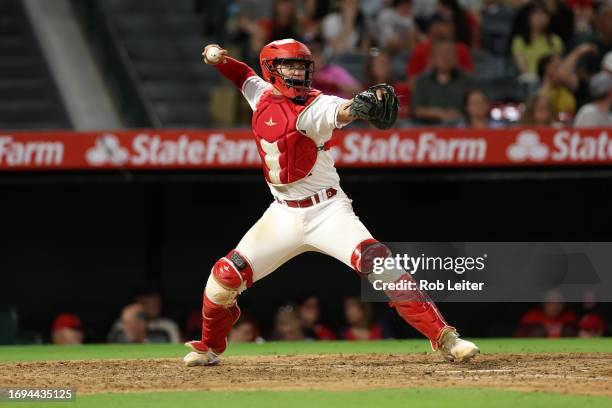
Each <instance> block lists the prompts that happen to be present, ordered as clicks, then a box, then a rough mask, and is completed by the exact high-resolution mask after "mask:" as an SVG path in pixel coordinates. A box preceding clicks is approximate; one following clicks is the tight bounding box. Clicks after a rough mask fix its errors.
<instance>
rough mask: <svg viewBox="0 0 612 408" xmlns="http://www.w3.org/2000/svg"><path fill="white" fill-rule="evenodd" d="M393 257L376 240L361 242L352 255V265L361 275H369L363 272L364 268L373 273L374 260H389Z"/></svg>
mask: <svg viewBox="0 0 612 408" xmlns="http://www.w3.org/2000/svg"><path fill="white" fill-rule="evenodd" d="M389 256H391V251H390V250H389V248H387V247H386V246H384V245H383V244H381V243H380V242H378V241H377V240H375V239H374V238H370V239H366V240H364V241H361V242H360V243H359V245H357V247H356V248H355V249H354V250H353V254H352V255H351V265H352V266H353V269H354V270H355V271H356V272H357V273H358V274H360V275H367V273H365V272H362V267H365V269H366V270H369V271H370V272H372V263H373V261H374V258H387V257H389Z"/></svg>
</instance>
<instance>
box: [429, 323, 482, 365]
mask: <svg viewBox="0 0 612 408" xmlns="http://www.w3.org/2000/svg"><path fill="white" fill-rule="evenodd" d="M438 350H440V353H441V354H442V356H443V357H444V359H446V361H456V362H467V361H470V360H471V359H472V358H473V357H474V356H475V355H476V354H478V353H480V349H479V348H478V347H477V346H476V345H475V344H474V343H472V342H471V341H467V340H463V339H461V338H460V337H459V334H458V333H457V332H456V331H455V330H454V329H448V328H447V329H444V331H443V332H442V334H441V335H440V340H439V341H438Z"/></svg>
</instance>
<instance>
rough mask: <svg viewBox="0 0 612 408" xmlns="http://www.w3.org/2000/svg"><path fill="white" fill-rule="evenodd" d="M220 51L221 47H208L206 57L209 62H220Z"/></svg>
mask: <svg viewBox="0 0 612 408" xmlns="http://www.w3.org/2000/svg"><path fill="white" fill-rule="evenodd" d="M220 51H221V49H220V48H219V47H208V49H207V50H206V59H207V60H208V61H209V62H211V63H213V64H216V63H217V62H219V52H220Z"/></svg>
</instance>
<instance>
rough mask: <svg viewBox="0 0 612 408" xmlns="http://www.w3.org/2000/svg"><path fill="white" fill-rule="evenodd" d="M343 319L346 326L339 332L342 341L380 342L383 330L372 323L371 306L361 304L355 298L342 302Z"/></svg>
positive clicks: (378, 325)
mask: <svg viewBox="0 0 612 408" xmlns="http://www.w3.org/2000/svg"><path fill="white" fill-rule="evenodd" d="M344 318H345V319H346V324H347V326H346V327H345V328H343V329H342V330H341V337H342V338H343V339H344V340H380V339H383V338H384V335H383V328H382V326H381V325H380V324H377V323H374V322H373V321H372V305H371V304H369V303H362V302H361V301H360V300H359V298H358V297H357V296H349V297H347V298H346V299H345V300H344Z"/></svg>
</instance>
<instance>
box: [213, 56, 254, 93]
mask: <svg viewBox="0 0 612 408" xmlns="http://www.w3.org/2000/svg"><path fill="white" fill-rule="evenodd" d="M225 61H226V62H225V63H224V64H219V65H215V68H217V70H218V71H219V72H220V73H221V75H223V76H224V77H226V78H227V79H229V80H230V81H232V82H233V83H234V85H236V86H237V87H238V89H240V90H242V85H243V84H244V81H246V80H247V79H248V78H249V77H251V76H254V75H257V74H256V73H255V71H253V69H252V68H251V67H249V66H248V65H247V64H245V63H244V62H240V61H238V60H235V59H233V58H231V57H225Z"/></svg>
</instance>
